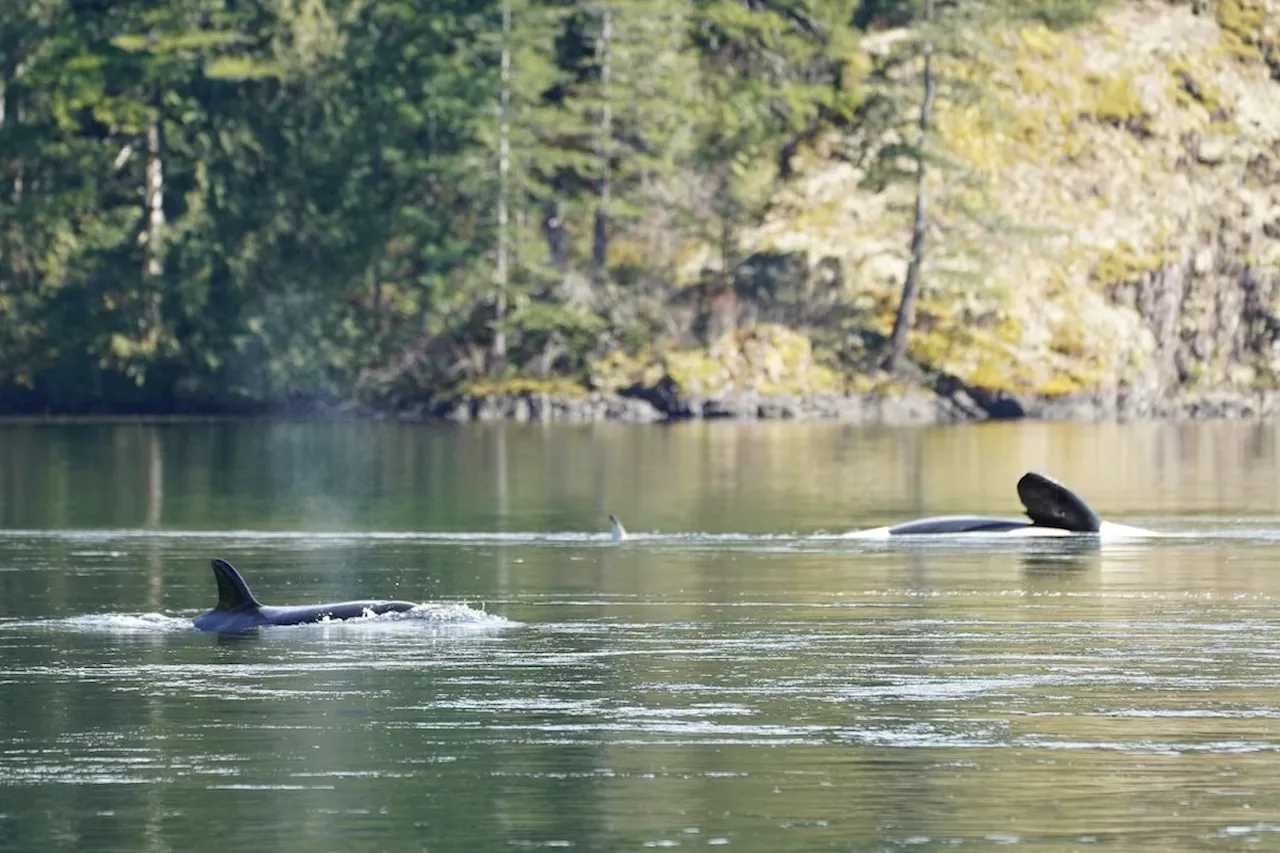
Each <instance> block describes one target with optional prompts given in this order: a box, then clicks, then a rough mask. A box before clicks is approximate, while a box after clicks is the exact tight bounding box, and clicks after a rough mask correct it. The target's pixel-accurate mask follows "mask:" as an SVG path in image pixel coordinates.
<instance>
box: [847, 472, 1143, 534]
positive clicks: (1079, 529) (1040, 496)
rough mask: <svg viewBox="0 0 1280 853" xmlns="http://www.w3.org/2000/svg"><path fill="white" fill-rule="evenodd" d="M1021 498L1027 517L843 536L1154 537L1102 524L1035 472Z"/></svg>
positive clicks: (936, 522)
mask: <svg viewBox="0 0 1280 853" xmlns="http://www.w3.org/2000/svg"><path fill="white" fill-rule="evenodd" d="M1018 498H1019V499H1020V500H1021V501H1022V506H1023V507H1024V509H1025V511H1026V514H1027V518H994V517H991V516H985V515H940V516H934V517H932V518H920V519H916V520H915V521H907V522H903V523H902V524H895V525H893V526H892V527H876V528H873V529H871V530H859V531H854V532H852V533H846V534H844V536H845V537H847V538H860V539H862V538H865V539H882V538H887V537H892V536H938V535H954V534H987V535H1002V536H1073V535H1087V536H1088V535H1091V536H1098V535H1103V536H1154V535H1157V534H1155V533H1153V532H1152V531H1149V530H1142V529H1140V528H1137V527H1128V526H1126V525H1123V524H1112V523H1110V522H1106V521H1103V520H1102V519H1101V518H1100V517H1099V516H1098V514H1097V513H1096V512H1094V511H1093V509H1092V508H1091V507H1090V506H1089V505H1088V504H1087V503H1085V502H1084V500H1083V499H1082V498H1081V497H1080V496H1079V495H1077V494H1076V493H1075V492H1073V491H1071V490H1070V489H1068V488H1067V487H1066V486H1064V485H1062V484H1061V483H1059V482H1058V481H1057V480H1054V479H1053V478H1051V477H1047V476H1045V475H1044V474H1039V473H1037V472H1035V471H1028V472H1027V473H1026V474H1023V475H1022V479H1020V480H1018Z"/></svg>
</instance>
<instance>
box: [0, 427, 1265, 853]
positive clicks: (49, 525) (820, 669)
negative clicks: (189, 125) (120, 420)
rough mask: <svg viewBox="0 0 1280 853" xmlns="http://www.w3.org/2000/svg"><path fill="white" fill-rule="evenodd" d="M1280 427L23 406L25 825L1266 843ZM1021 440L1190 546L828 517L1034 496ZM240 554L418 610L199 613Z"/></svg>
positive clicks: (274, 584) (1110, 507)
mask: <svg viewBox="0 0 1280 853" xmlns="http://www.w3.org/2000/svg"><path fill="white" fill-rule="evenodd" d="M1278 449H1280V428H1277V427H1275V426H1272V425H1251V424H1198V425H1197V424H1183V425H1169V424H1166V425H1156V424H1134V425H1099V426H1085V425H1040V424H1021V425H986V426H979V427H954V428H946V429H903V430H880V429H860V428H852V427H838V426H828V425H810V424H755V425H743V424H689V425H681V426H676V427H660V426H642V427H637V426H625V425H604V426H587V427H554V428H540V427H516V426H498V427H492V428H485V427H474V426H473V427H465V428H456V427H444V426H418V425H397V424H355V423H347V424H325V425H317V424H288V423H276V424H272V423H214V424H170V425H160V426H150V425H136V424H132V425H112V424H83V425H8V426H0V849H2V850H5V851H9V850H14V851H28V850H30V851H52V850H77V851H169V850H173V851H184V852H185V851H191V853H199V851H226V850H282V851H293V850H298V851H307V853H320V851H344V853H345V852H346V851H384V850H388V851H390V850H431V851H447V850H468V851H471V850H510V849H517V850H519V849H531V848H539V849H540V848H570V849H575V850H591V851H597V850H598V851H614V850H643V849H650V848H666V847H679V848H682V849H703V848H720V847H724V848H726V849H729V850H737V851H761V853H764V851H779V850H806V851H807V850H859V851H861V850H867V851H871V850H875V851H880V850H952V849H955V848H957V847H960V848H962V849H991V848H993V847H996V846H1009V847H1013V848H1015V849H1019V850H1024V851H1070V850H1091V849H1096V848H1100V847H1101V848H1107V849H1114V850H1125V851H1130V850H1139V851H1147V850H1150V851H1157V850H1158V851H1165V850H1174V849H1176V850H1202V849H1203V850H1237V849H1269V848H1271V847H1274V846H1276V845H1280V774H1278V773H1277V772H1276V767H1277V758H1278V756H1277V752H1280V689H1278V688H1280V622H1277V602H1278V601H1280V559H1278V558H1277V554H1278V552H1280V478H1277V476H1276V474H1277V467H1278V464H1280V452H1278ZM1028 469H1037V470H1042V471H1045V472H1047V473H1051V474H1054V475H1056V476H1058V477H1059V478H1061V479H1063V480H1064V481H1065V482H1067V483H1068V484H1069V485H1071V486H1072V487H1074V488H1075V489H1076V490H1077V491H1078V492H1080V493H1081V494H1082V495H1083V496H1084V497H1085V498H1086V499H1087V500H1088V501H1089V502H1090V503H1091V504H1092V505H1093V507H1094V508H1095V509H1097V510H1098V511H1099V512H1100V513H1101V514H1102V515H1103V516H1104V517H1105V518H1107V519H1109V520H1112V521H1119V522H1123V523H1126V524H1133V525H1141V526H1144V527H1149V528H1153V529H1156V530H1160V531H1166V532H1177V533H1180V534H1185V535H1179V536H1175V537H1168V538H1160V539H1148V540H1137V541H1130V542H1119V543H1102V544H1099V543H1097V542H1085V543H1081V542H1079V541H1074V542H1073V541H1056V540H1042V541H998V540H997V541H992V540H989V539H988V540H979V541H974V540H968V541H961V542H950V543H937V542H934V543H919V542H916V543H901V542H895V543H885V542H868V541H857V540H848V539H840V538H837V537H835V536H834V535H832V534H835V533H840V532H844V531H847V530H850V529H855V528H861V527H872V526H876V525H879V524H884V523H890V522H893V521H898V520H903V519H907V518H912V517H916V516H919V515H926V514H935V513H949V512H984V513H993V514H1001V515H1004V514H1017V512H1018V506H1017V500H1016V495H1015V493H1014V488H1013V485H1014V482H1015V481H1016V479H1017V477H1018V476H1019V475H1020V474H1021V473H1022V472H1023V471H1025V470H1028ZM610 512H614V513H617V514H618V515H619V516H620V517H621V518H622V519H623V521H624V523H626V525H627V526H628V528H629V529H630V530H631V532H632V533H633V534H635V535H634V536H633V537H632V538H631V539H629V540H628V541H625V542H622V543H614V542H612V541H610V539H609V538H608V536H607V530H608V521H607V516H608V513H610ZM212 556H222V557H225V558H227V559H229V560H230V561H231V562H233V563H235V564H236V565H237V566H238V567H239V568H240V569H241V570H242V572H243V573H244V574H245V576H246V578H247V580H248V581H249V583H250V584H251V585H252V587H253V589H254V591H255V592H256V593H257V594H258V596H259V598H261V599H263V600H264V601H265V602H267V603H277V604H287V603H298V604H305V603H316V602H321V601H327V600H341V599H349V598H374V597H394V598H408V599H411V600H415V601H421V602H423V607H422V608H421V609H420V611H418V612H416V613H414V614H412V618H379V619H374V620H364V621H359V622H356V623H332V624H326V625H317V626H306V627H294V628H272V629H264V630H262V631H260V632H258V633H257V634H253V635H249V636H244V637H219V636H216V635H209V634H203V633H200V632H196V631H194V630H191V629H190V627H189V619H190V617H191V616H193V615H196V614H198V613H199V612H201V611H202V610H204V609H207V608H208V607H209V606H211V605H212V603H213V601H214V598H215V594H214V587H213V579H212V576H211V574H210V572H209V568H208V563H209V559H210V557H212Z"/></svg>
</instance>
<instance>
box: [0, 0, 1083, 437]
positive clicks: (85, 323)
mask: <svg viewBox="0 0 1280 853" xmlns="http://www.w3.org/2000/svg"><path fill="white" fill-rule="evenodd" d="M1098 5H1099V4H1098V2H1096V0H1020V2H1001V0H987V2H981V0H920V2H907V0H861V2H859V0H342V2H339V0H162V2H155V0H115V1H114V2H113V0H11V2H7V3H4V4H3V7H4V8H3V10H0V410H3V411H7V412H66V413H80V412H154V413H165V412H196V411H204V412H235V411H254V410H261V409H270V408H279V407H287V406H289V405H293V404H307V403H311V402H314V401H336V402H351V401H355V402H359V403H363V404H368V405H374V406H388V407H394V406H397V405H403V404H404V403H406V402H407V401H413V400H422V399H430V398H432V397H434V396H438V395H447V394H451V393H458V392H459V390H460V389H467V388H474V387H504V383H506V384H507V385H512V383H515V385H518V384H519V383H521V382H525V383H533V382H542V383H547V387H573V388H583V387H587V386H589V385H590V382H591V379H590V377H591V375H592V369H593V365H595V364H598V363H601V362H602V361H603V360H607V359H609V358H615V357H619V354H621V355H623V356H627V355H635V354H637V353H641V352H645V351H649V350H653V349H654V348H661V347H698V346H706V345H707V344H708V343H709V342H710V341H711V340H712V339H713V338H714V336H715V335H716V334H717V333H719V332H722V331H723V330H724V328H725V322H723V321H722V315H723V313H724V305H725V304H726V300H730V301H738V300H750V299H752V298H753V293H754V292H755V291H753V288H755V287H758V281H757V279H758V276H755V274H754V273H753V270H756V271H758V268H759V266H760V263H759V261H760V259H759V258H753V257H751V256H749V255H747V254H746V253H745V252H744V250H743V248H742V245H741V239H740V238H741V234H742V233H743V232H744V229H748V228H751V227H753V226H755V225H757V224H758V223H759V222H760V221H761V220H762V218H763V217H764V216H765V215H766V213H767V210H768V207H769V205H770V204H771V199H773V198H774V197H775V190H776V189H777V187H778V186H780V185H781V184H784V183H785V182H786V181H788V180H789V179H790V177H791V174H792V172H793V169H794V163H795V160H796V158H797V157H799V156H801V155H802V153H803V152H804V151H805V150H806V149H808V148H812V147H813V146H814V145H816V144H817V142H818V140H828V141H827V142H825V143H824V145H825V148H824V150H826V151H829V152H830V153H829V155H827V156H830V157H833V158H837V159H838V158H847V159H849V160H856V161H857V162H859V163H864V164H867V163H870V164H875V165H874V166H872V167H868V169H867V174H868V181H869V182H876V183H878V185H880V186H890V185H901V186H906V187H908V188H909V187H911V186H915V185H917V184H918V185H920V186H921V187H923V177H924V172H925V169H926V167H927V166H932V165H934V163H935V160H936V161H937V163H936V165H937V167H938V168H946V163H945V162H943V158H941V157H935V156H934V155H933V154H931V151H930V138H931V134H932V133H933V132H934V129H933V128H932V127H930V126H929V122H928V108H929V104H930V100H931V98H933V97H934V93H935V90H938V91H943V90H944V89H945V87H946V86H947V85H948V81H947V80H946V79H945V77H944V74H943V72H942V71H940V70H938V69H936V68H931V66H930V63H931V61H933V60H934V58H935V57H940V56H943V55H947V56H962V55H964V52H965V51H966V50H968V49H969V47H968V46H967V45H966V41H965V38H964V37H963V33H964V32H965V29H964V28H965V26H967V25H968V23H969V22H971V21H974V20H979V19H991V18H992V17H993V16H1002V17H1007V18H1011V19H1017V20H1022V21H1037V22H1039V23H1042V24H1045V25H1047V26H1049V27H1051V28H1065V27H1072V26H1076V25H1079V24H1081V23H1083V22H1086V21H1088V20H1090V18H1091V17H1092V16H1094V15H1095V14H1096V12H1097V7H1098ZM895 31H901V32H902V33H903V34H904V36H903V37H902V38H898V39H895V40H893V41H892V42H890V44H891V47H890V48H889V49H887V50H886V49H883V48H882V49H879V50H877V51H874V52H873V51H870V50H868V49H866V47H865V44H866V43H867V42H868V40H870V39H871V38H872V37H873V36H876V35H877V34H878V35H883V34H885V33H891V32H895ZM950 85H951V86H952V90H953V91H957V89H956V87H957V86H958V85H960V83H959V82H956V81H952V82H951V83H950ZM970 85H971V87H974V86H980V83H978V84H974V83H972V81H971V83H970ZM944 94H945V92H944ZM974 96H975V97H980V96H981V92H980V91H978V92H976V93H975V94H974ZM830 140H835V142H834V143H832V142H830ZM917 202H918V204H917V211H916V213H917V217H916V226H917V227H915V228H914V229H913V228H906V229H904V230H903V231H902V234H901V246H902V249H903V259H902V260H903V265H904V279H905V283H907V284H910V282H911V279H912V277H913V275H914V277H915V279H916V287H917V288H918V287H919V285H920V279H921V276H922V271H921V261H922V258H923V252H924V250H925V246H924V245H923V234H924V230H923V228H922V227H920V221H919V218H920V216H921V215H925V216H927V215H928V214H927V213H926V212H925V211H924V210H923V193H922V192H921V193H917ZM917 241H919V242H920V245H917ZM908 267H914V273H911V272H910V270H909V269H908ZM909 273H910V274H909ZM923 277H924V280H925V286H927V285H928V272H927V267H926V268H925V269H924V272H923ZM835 301H836V303H837V304H836V306H835V308H834V309H831V310H829V311H827V312H826V313H824V314H823V315H822V316H821V317H815V316H813V315H812V313H811V312H806V311H804V310H800V309H802V308H803V306H800V308H797V309H796V310H794V311H793V312H792V313H791V314H790V315H788V316H787V317H786V318H785V319H786V321H787V322H788V323H790V324H791V325H792V326H795V327H797V328H801V329H802V330H803V329H805V328H806V327H807V326H820V327H822V328H823V329H826V330H827V332H826V334H827V337H826V338H825V339H823V340H824V343H823V346H822V347H821V349H820V351H819V357H820V358H821V359H825V360H827V361H829V362H830V363H831V365H832V366H833V367H835V368H838V369H841V370H845V371H848V370H857V369H861V368H860V367H859V365H860V364H872V363H875V364H884V363H886V362H885V361H883V360H884V359H889V361H888V362H887V363H890V364H892V356H893V353H892V348H891V346H890V341H889V340H888V338H887V336H886V335H885V334H883V333H881V334H878V335H871V336H870V337H868V336H867V334H863V333H862V332H865V330H862V332H860V331H859V330H858V329H857V328H855V327H854V326H856V324H852V325H851V324H850V323H848V322H842V321H841V317H842V315H841V313H840V311H839V310H838V309H839V303H840V297H839V295H837V297H836V300H835ZM910 319H911V318H910V316H909V315H908V317H907V321H908V322H907V325H906V326H905V327H904V331H910V329H909V326H910ZM734 322H736V321H734ZM860 335H861V337H859V336H860ZM845 338H849V339H853V338H858V339H859V340H860V341H861V342H862V344H860V346H859V347H855V348H852V349H851V348H847V347H845V346H843V344H842V340H843V339H845ZM867 341H870V342H871V343H870V345H869V346H870V349H868V345H866V344H867ZM868 352H870V355H868ZM858 358H861V359H863V362H858V361H857V359H858ZM869 358H870V359H873V360H874V361H867V359H869ZM556 383H559V384H556ZM513 387H514V386H513Z"/></svg>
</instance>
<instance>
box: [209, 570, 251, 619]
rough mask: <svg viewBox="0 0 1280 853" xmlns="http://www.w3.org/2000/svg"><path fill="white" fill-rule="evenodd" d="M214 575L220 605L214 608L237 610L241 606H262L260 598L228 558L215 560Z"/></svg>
mask: <svg viewBox="0 0 1280 853" xmlns="http://www.w3.org/2000/svg"><path fill="white" fill-rule="evenodd" d="M212 565H213V577H214V580H216V581H217V582H218V606H217V607H215V608H213V609H214V610H235V609H237V608H240V607H261V606H262V605H261V604H259V603H258V599H256V598H254V597H253V593H252V592H250V591H249V585H248V584H247V583H245V582H244V578H242V577H240V573H239V572H237V571H236V568H235V566H233V565H231V564H230V563H228V562H227V561H226V560H219V559H217V558H214V560H213V563H212Z"/></svg>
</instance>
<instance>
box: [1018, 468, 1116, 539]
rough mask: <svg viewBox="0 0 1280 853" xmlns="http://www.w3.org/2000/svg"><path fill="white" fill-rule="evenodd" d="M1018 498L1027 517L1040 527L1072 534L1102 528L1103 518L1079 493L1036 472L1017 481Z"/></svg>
mask: <svg viewBox="0 0 1280 853" xmlns="http://www.w3.org/2000/svg"><path fill="white" fill-rule="evenodd" d="M1018 497H1019V498H1021V499H1022V505H1023V506H1024V507H1026V509H1027V517H1028V518H1030V519H1031V520H1032V521H1033V522H1034V523H1036V524H1038V525H1039V526H1041V527H1054V528H1057V529H1059V530H1069V531H1071V532H1072V533H1097V532H1098V531H1099V530H1100V529H1101V528H1102V519H1100V518H1098V514H1097V513H1096V512H1094V511H1093V510H1092V509H1090V508H1089V505H1088V504H1087V503H1085V502H1084V501H1083V500H1081V499H1080V496H1079V495H1077V494H1076V493H1075V492H1073V491H1071V490H1070V489H1068V488H1067V487H1066V486H1064V485H1062V484H1061V483H1059V482H1058V481H1057V480H1054V479H1051V478H1049V477H1046V476H1044V475H1043V474H1037V473H1036V472H1035V471H1028V472H1027V473H1026V474H1023V475H1022V479H1021V480H1019V481H1018Z"/></svg>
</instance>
